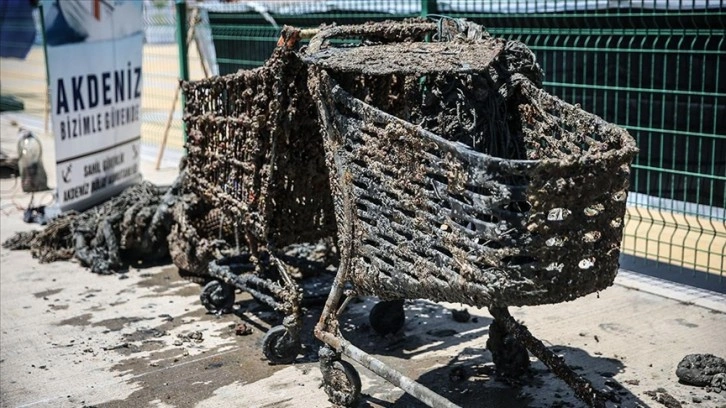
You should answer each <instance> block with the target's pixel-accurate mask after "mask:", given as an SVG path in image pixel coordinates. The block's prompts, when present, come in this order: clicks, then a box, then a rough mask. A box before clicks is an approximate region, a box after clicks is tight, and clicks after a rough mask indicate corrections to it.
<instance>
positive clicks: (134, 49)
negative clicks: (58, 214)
mask: <svg viewBox="0 0 726 408" xmlns="http://www.w3.org/2000/svg"><path fill="white" fill-rule="evenodd" d="M142 8H143V2H140V1H137V0H63V1H46V2H44V10H45V27H46V43H47V45H48V67H49V71H50V89H51V104H52V120H53V133H54V135H55V146H56V167H57V168H56V173H57V175H58V176H57V178H58V180H57V183H58V202H59V206H60V208H61V210H68V209H76V210H83V209H85V208H87V207H88V206H90V205H93V204H95V203H96V202H99V201H101V200H103V199H105V198H107V197H109V196H111V195H114V194H117V193H118V192H119V191H120V190H122V189H123V188H124V187H126V186H128V185H129V184H132V183H135V182H138V180H139V179H140V174H139V159H140V158H139V149H140V140H141V89H142V68H141V61H142V47H143V9H142Z"/></svg>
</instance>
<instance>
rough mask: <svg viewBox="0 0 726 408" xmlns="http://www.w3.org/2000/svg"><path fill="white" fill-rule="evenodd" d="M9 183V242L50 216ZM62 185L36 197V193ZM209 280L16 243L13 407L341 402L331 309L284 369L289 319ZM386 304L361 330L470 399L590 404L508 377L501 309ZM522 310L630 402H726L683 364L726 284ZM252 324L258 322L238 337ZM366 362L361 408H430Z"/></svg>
mask: <svg viewBox="0 0 726 408" xmlns="http://www.w3.org/2000/svg"><path fill="white" fill-rule="evenodd" d="M0 119H2V123H1V125H2V128H0V130H1V133H2V138H3V141H4V143H3V147H5V142H8V139H9V136H8V134H9V133H10V132H16V129H15V128H14V127H13V124H12V123H11V119H12V118H11V117H8V116H7V115H3V116H2V117H0ZM43 142H44V143H45V142H46V140H45V139H43ZM48 145H51V146H52V144H48ZM46 156H47V155H46ZM46 160H49V159H48V158H47V157H46ZM50 162H51V163H52V160H50ZM151 168H152V166H151V164H150V163H144V166H143V169H144V171H143V173H144V175H145V177H146V178H147V179H150V180H152V181H154V182H156V183H160V184H165V183H169V182H171V180H172V179H173V177H174V175H175V170H174V169H173V168H165V169H164V170H162V171H153V170H151ZM46 169H48V170H49V173H50V174H49V179H50V180H51V184H54V183H53V182H52V180H53V177H52V169H51V168H50V167H49V164H46ZM0 188H1V191H2V194H1V195H0V205H1V206H2V211H3V212H2V215H0V225H1V228H0V240H1V241H5V240H6V239H7V238H8V237H10V236H12V235H13V234H14V233H15V232H17V231H25V230H29V229H33V228H39V227H38V226H37V225H31V224H25V223H24V222H23V221H22V208H23V207H24V206H27V204H28V203H29V200H30V197H29V195H27V194H24V193H22V192H21V191H20V187H19V185H18V184H16V182H15V181H14V180H13V179H2V180H0ZM49 197H50V196H48V195H43V194H41V195H36V198H35V199H36V204H37V203H43V202H45V201H47V200H50V198H49ZM199 292H200V287H199V286H198V285H196V284H193V283H190V282H187V281H184V280H182V279H181V278H180V277H179V275H178V273H177V270H176V268H175V267H174V266H173V265H170V264H169V265H159V266H154V267H150V268H145V269H134V268H132V269H131V270H130V271H129V272H128V273H125V274H119V275H112V276H99V275H95V274H92V273H91V272H89V271H88V270H86V269H85V268H83V267H81V266H80V265H79V264H77V263H74V262H58V263H53V264H40V263H38V262H37V260H35V259H33V258H32V257H31V255H30V253H29V252H26V251H20V252H11V251H8V250H6V249H2V250H1V251H0V332H1V334H0V406H2V407H30V406H33V407H91V406H96V407H225V406H239V407H300V408H308V407H328V406H331V404H330V403H329V402H328V401H327V398H326V395H325V393H324V391H323V390H322V389H321V388H320V384H321V374H320V371H319V369H318V363H317V357H316V356H317V349H318V347H319V345H320V343H319V342H317V341H316V340H315V339H313V337H312V335H311V330H310V329H311V326H312V324H313V323H314V322H315V321H316V320H317V317H318V316H319V314H320V307H318V306H312V307H309V308H308V309H306V311H305V314H306V319H305V321H306V331H305V332H304V337H303V345H304V348H303V352H302V354H301V355H300V356H299V357H298V359H297V360H296V361H295V363H294V364H291V365H281V366H272V365H269V364H268V363H267V362H265V361H264V360H263V359H262V355H261V351H260V344H261V339H262V336H263V335H264V333H265V332H266V331H267V330H268V329H269V328H270V327H271V325H274V324H276V323H277V322H278V320H279V317H278V316H276V315H275V314H274V313H272V312H271V311H269V310H267V309H265V308H263V307H261V306H260V305H258V304H257V303H256V302H255V301H253V300H251V299H250V298H249V296H248V295H246V294H238V295H237V303H236V306H235V312H234V313H232V314H227V315H223V316H215V315H211V314H208V313H207V312H206V310H205V309H204V307H203V306H202V305H201V304H200V302H199V299H198V295H199ZM373 304H374V300H371V299H367V300H364V301H361V302H358V303H355V302H353V303H352V304H351V305H350V307H349V309H348V311H347V312H346V314H345V317H344V323H343V329H344V332H345V336H346V338H348V339H349V340H351V341H352V342H353V344H355V345H357V346H358V347H360V348H362V349H363V350H365V351H367V352H370V353H371V354H373V355H375V356H376V357H377V358H379V359H381V360H383V361H384V362H386V363H388V364H390V365H392V366H394V367H396V368H397V369H399V370H400V371H402V372H404V373H405V374H407V375H409V376H411V377H412V378H414V379H417V380H418V381H420V382H422V383H424V384H425V385H427V386H429V387H431V388H432V389H435V390H436V391H438V392H439V393H441V394H442V395H444V396H445V397H447V398H449V399H451V400H452V401H454V402H456V403H458V404H460V405H462V406H465V407H563V406H569V407H581V406H584V404H582V403H580V402H579V401H578V400H576V399H575V398H574V397H573V394H572V392H571V391H570V390H569V389H568V388H567V386H566V385H565V384H564V383H563V382H561V381H560V380H559V379H557V378H556V377H554V376H553V375H552V374H551V373H550V372H549V371H548V370H547V369H546V368H545V367H544V366H543V365H542V364H541V363H539V362H536V361H535V362H534V363H533V368H532V370H531V372H530V374H529V375H528V376H526V377H525V378H523V379H522V380H521V381H520V382H517V383H512V382H502V381H500V380H498V379H497V378H496V376H495V375H494V374H493V365H492V363H491V355H490V353H489V352H488V351H487V350H486V349H485V348H486V338H487V331H488V325H489V323H490V322H491V317H490V316H489V314H488V313H487V311H486V310H480V309H473V308H468V310H469V312H470V313H471V315H472V319H471V320H469V322H466V323H459V322H456V321H454V320H453V319H452V316H451V310H452V309H461V308H463V307H464V306H462V305H451V304H436V303H431V302H428V301H409V302H408V303H407V305H406V314H407V320H406V326H405V330H404V336H402V337H389V338H381V337H379V336H377V335H376V334H374V333H373V332H372V331H371V330H370V328H369V327H368V324H367V313H368V310H369V309H370V307H371V306H372V305H373ZM511 312H512V314H513V315H514V316H515V317H516V318H517V319H519V320H521V321H523V322H524V323H526V324H527V326H528V327H529V329H530V330H531V331H532V333H533V334H534V335H536V336H537V337H538V338H539V339H541V340H542V341H544V343H545V344H546V345H548V346H549V347H551V348H552V349H553V350H555V351H556V352H557V353H559V354H561V355H562V356H563V357H564V358H565V360H566V361H567V362H568V363H569V364H570V365H571V366H572V367H573V368H575V369H576V371H577V372H578V373H581V374H583V375H585V376H587V377H588V378H589V379H590V380H591V381H593V383H594V384H595V385H596V386H597V387H599V388H601V387H609V388H611V389H613V390H615V392H616V394H617V396H618V397H619V398H620V403H619V405H621V406H624V407H637V406H653V407H658V406H666V405H663V404H662V403H660V402H657V401H655V400H654V399H653V398H652V397H651V396H650V395H649V394H650V392H651V391H655V390H657V389H659V388H662V389H663V390H664V391H665V392H667V393H668V394H670V395H671V396H673V397H674V398H675V400H676V401H678V402H680V404H681V405H682V406H684V407H726V393H724V392H722V393H715V392H709V391H708V390H707V389H706V388H701V387H694V386H689V385H685V384H681V383H679V382H678V379H677V377H676V375H675V369H676V366H677V364H678V362H679V361H680V360H681V359H682V358H683V357H684V356H685V355H687V354H691V353H711V354H716V355H719V356H721V357H726V341H725V340H724V339H726V296H724V295H720V294H716V293H712V292H705V291H701V290H695V289H690V288H688V287H685V286H679V285H673V284H669V283H667V282H664V281H659V280H655V279H652V278H645V277H642V276H639V275H637V274H634V273H632V272H628V271H621V273H620V274H619V276H618V278H617V279H616V283H615V285H613V286H612V287H611V288H608V289H607V290H605V291H603V292H601V293H599V294H592V295H589V296H586V297H583V298H580V299H578V300H575V301H573V302H568V303H562V304H558V305H546V306H537V307H525V308H512V309H511ZM240 324H245V325H247V327H249V328H251V334H249V335H237V334H236V328H237V327H238V325H240ZM357 367H358V369H359V373H360V374H361V377H362V383H363V397H362V401H361V403H360V406H361V407H419V406H422V404H420V403H418V402H417V401H415V400H414V399H413V398H411V397H410V396H407V395H405V394H404V393H403V392H402V391H400V390H399V389H397V388H395V387H393V386H392V385H390V384H389V383H387V382H385V381H384V380H383V379H381V378H380V377H377V376H375V375H373V374H371V373H370V372H368V371H367V370H365V369H363V368H361V367H360V366H357ZM671 406H675V405H671Z"/></svg>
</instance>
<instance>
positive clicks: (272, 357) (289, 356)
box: [262, 325, 301, 364]
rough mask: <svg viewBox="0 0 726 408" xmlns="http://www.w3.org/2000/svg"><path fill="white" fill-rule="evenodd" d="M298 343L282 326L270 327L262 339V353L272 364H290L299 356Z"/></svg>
mask: <svg viewBox="0 0 726 408" xmlns="http://www.w3.org/2000/svg"><path fill="white" fill-rule="evenodd" d="M300 347H301V346H300V341H299V340H297V339H295V338H293V336H292V335H291V334H290V332H289V331H288V330H287V329H286V328H285V326H283V325H279V326H274V327H271V328H270V330H268V331H267V333H266V334H265V337H263V338H262V352H263V353H264V355H265V357H266V358H267V360H268V361H269V362H271V363H273V364H290V363H292V362H293V361H295V358H296V357H297V355H298V354H300Z"/></svg>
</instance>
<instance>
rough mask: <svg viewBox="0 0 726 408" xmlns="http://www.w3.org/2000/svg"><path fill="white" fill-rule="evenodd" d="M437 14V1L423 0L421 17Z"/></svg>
mask: <svg viewBox="0 0 726 408" xmlns="http://www.w3.org/2000/svg"><path fill="white" fill-rule="evenodd" d="M436 13H438V6H437V5H436V0H421V17H426V16H428V15H429V14H436Z"/></svg>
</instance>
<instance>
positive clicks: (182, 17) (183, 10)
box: [176, 0, 189, 144]
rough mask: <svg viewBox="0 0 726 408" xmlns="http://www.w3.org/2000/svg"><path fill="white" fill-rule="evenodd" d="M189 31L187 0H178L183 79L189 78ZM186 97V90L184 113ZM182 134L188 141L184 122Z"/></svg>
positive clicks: (184, 102)
mask: <svg viewBox="0 0 726 408" xmlns="http://www.w3.org/2000/svg"><path fill="white" fill-rule="evenodd" d="M186 32H187V2H186V0H176V43H177V47H178V48H179V79H180V80H182V81H188V80H189V58H188V50H187V44H186ZM185 105H186V98H185V97H184V92H181V106H182V114H183V112H184V106H185ZM182 135H183V138H184V143H185V144H186V142H187V129H186V127H185V126H184V124H183V123H182Z"/></svg>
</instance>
